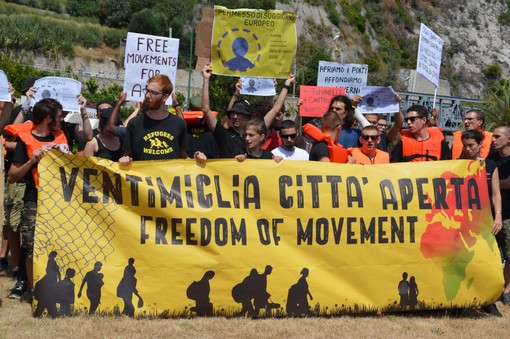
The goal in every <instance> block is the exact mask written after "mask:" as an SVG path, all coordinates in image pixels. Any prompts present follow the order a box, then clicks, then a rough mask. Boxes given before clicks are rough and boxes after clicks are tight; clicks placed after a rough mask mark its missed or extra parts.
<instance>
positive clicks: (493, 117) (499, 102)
mask: <svg viewBox="0 0 510 339" xmlns="http://www.w3.org/2000/svg"><path fill="white" fill-rule="evenodd" d="M484 110H485V114H486V117H485V121H486V128H487V129H493V128H494V127H497V126H501V125H507V126H510V80H508V79H505V78H503V79H501V80H499V81H497V82H495V83H494V85H492V87H491V88H490V89H489V92H488V94H487V96H486V98H485V106H484Z"/></svg>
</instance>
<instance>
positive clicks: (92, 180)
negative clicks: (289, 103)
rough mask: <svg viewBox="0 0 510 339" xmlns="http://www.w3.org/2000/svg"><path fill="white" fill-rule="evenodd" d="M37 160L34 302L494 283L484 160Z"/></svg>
mask: <svg viewBox="0 0 510 339" xmlns="http://www.w3.org/2000/svg"><path fill="white" fill-rule="evenodd" d="M232 168H235V169H236V170H235V171H232ZM39 170H40V187H41V188H40V192H39V202H38V213H37V225H38V226H37V229H36V243H35V252H34V261H35V264H34V276H35V281H36V285H35V291H34V296H35V300H34V309H36V310H38V311H37V313H36V314H40V313H41V312H42V311H41V310H45V312H48V313H50V314H52V313H55V312H57V313H58V312H61V313H64V314H66V312H68V313H69V314H71V315H73V314H83V313H97V314H103V315H117V314H121V313H124V314H128V315H134V316H136V317H180V316H186V317H187V316H190V315H221V316H227V317H230V316H243V315H254V316H255V315H260V316H262V315H267V316H285V315H318V316H320V315H332V314H352V313H362V312H375V311H376V310H383V311H392V310H409V309H432V308H445V307H468V306H471V305H479V304H482V303H486V302H492V301H494V300H495V299H496V298H497V297H498V296H499V295H500V293H501V288H502V286H503V281H502V273H501V260H500V258H499V251H498V247H497V244H496V241H495V239H494V236H493V235H491V234H490V230H491V227H492V217H491V213H490V207H489V199H488V191H487V184H486V175H485V169H484V168H482V167H480V163H479V162H478V161H473V162H470V161H468V160H456V161H443V162H433V163H429V164H427V174H426V176H425V175H424V174H423V165H422V164H416V163H409V164H388V165H373V166H361V165H338V164H333V163H331V164H330V163H327V164H322V163H316V162H299V163H298V162H295V161H283V162H281V163H280V164H276V163H275V162H273V161H270V160H268V161H265V160H250V159H249V160H246V161H245V162H243V163H237V162H236V161H235V160H211V161H209V162H208V163H207V164H205V165H201V166H199V165H197V164H196V163H195V162H194V161H193V160H172V161H147V162H142V161H140V162H135V163H133V164H132V167H131V168H130V169H129V170H124V169H120V168H119V167H118V164H117V163H111V162H110V161H108V160H104V159H97V158H92V157H91V158H85V157H80V156H73V155H61V154H59V153H57V152H55V151H51V152H49V153H48V154H47V155H46V156H45V157H44V158H43V159H42V161H41V163H40V165H39ZM269 173H270V175H268V174H269ZM418 292H419V293H418ZM312 296H313V300H312ZM91 311H92V312H91ZM43 314H45V313H43Z"/></svg>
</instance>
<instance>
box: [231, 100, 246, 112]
mask: <svg viewBox="0 0 510 339" xmlns="http://www.w3.org/2000/svg"><path fill="white" fill-rule="evenodd" d="M233 112H234V113H239V114H247V115H251V111H250V103H249V102H248V101H246V100H238V101H236V102H234V104H233V105H232V108H231V109H229V110H228V111H227V114H228V115H230V113H233Z"/></svg>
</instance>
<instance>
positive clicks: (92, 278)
mask: <svg viewBox="0 0 510 339" xmlns="http://www.w3.org/2000/svg"><path fill="white" fill-rule="evenodd" d="M102 267H103V264H102V263H100V262H99V261H98V262H96V263H95V264H94V268H93V269H92V271H89V272H87V273H86V274H85V277H84V278H83V281H82V282H81V286H80V290H79V291H78V298H81V292H82V290H83V286H85V284H87V298H88V299H89V300H90V308H89V314H90V315H92V314H94V313H96V310H97V307H98V306H99V304H100V303H101V287H102V286H103V285H104V282H103V277H104V274H103V273H99V271H100V270H101V268H102Z"/></svg>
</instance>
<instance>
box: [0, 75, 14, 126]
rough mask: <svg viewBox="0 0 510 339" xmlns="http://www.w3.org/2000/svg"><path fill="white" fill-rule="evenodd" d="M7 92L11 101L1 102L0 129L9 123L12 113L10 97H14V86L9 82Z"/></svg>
mask: <svg viewBox="0 0 510 339" xmlns="http://www.w3.org/2000/svg"><path fill="white" fill-rule="evenodd" d="M9 93H10V94H11V101H6V102H4V103H3V107H2V109H1V110H0V131H2V130H3V129H4V127H5V126H6V125H7V124H8V123H9V119H10V118H11V113H12V98H14V87H12V85H11V83H9Z"/></svg>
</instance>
